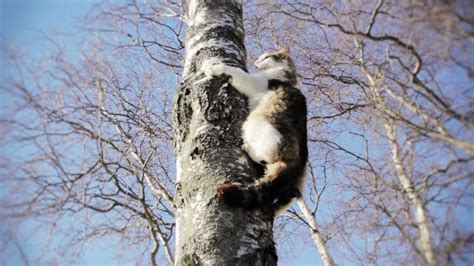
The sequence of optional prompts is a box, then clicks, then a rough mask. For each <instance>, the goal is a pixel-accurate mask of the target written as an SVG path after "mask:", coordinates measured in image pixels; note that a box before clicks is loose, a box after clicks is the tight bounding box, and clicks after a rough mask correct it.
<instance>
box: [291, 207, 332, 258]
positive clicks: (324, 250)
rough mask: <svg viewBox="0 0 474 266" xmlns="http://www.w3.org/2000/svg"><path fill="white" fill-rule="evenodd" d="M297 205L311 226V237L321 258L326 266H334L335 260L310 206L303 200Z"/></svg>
mask: <svg viewBox="0 0 474 266" xmlns="http://www.w3.org/2000/svg"><path fill="white" fill-rule="evenodd" d="M296 203H298V207H299V208H300V210H301V213H303V216H304V218H305V219H306V221H307V222H308V225H309V226H310V234H311V237H312V238H313V241H314V244H315V245H316V248H317V249H318V252H319V256H321V260H322V261H323V264H324V266H334V260H333V259H332V257H331V254H330V253H329V249H328V247H327V245H326V241H324V239H323V236H322V235H321V232H319V226H318V223H317V221H316V218H315V217H314V215H313V214H312V213H311V211H310V210H309V208H308V205H307V204H306V202H305V201H304V200H303V199H298V200H297V201H296Z"/></svg>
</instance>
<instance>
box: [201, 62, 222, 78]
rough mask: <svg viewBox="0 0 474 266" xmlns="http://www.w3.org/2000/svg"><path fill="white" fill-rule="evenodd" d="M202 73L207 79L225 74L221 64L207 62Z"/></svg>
mask: <svg viewBox="0 0 474 266" xmlns="http://www.w3.org/2000/svg"><path fill="white" fill-rule="evenodd" d="M203 72H204V74H205V75H206V76H207V77H209V78H211V77H216V76H220V75H222V74H224V73H225V65H224V64H222V63H218V64H212V63H209V62H208V63H205V64H204V66H203Z"/></svg>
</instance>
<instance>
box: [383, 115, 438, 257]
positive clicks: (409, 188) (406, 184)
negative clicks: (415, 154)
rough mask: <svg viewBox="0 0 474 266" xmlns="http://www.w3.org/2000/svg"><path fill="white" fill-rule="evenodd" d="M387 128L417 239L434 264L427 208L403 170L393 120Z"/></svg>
mask: <svg viewBox="0 0 474 266" xmlns="http://www.w3.org/2000/svg"><path fill="white" fill-rule="evenodd" d="M385 128H386V130H387V137H388V140H389V141H390V146H391V149H392V160H393V163H394V164H395V169H396V171H397V175H398V178H399V180H400V183H401V185H402V187H403V189H404V191H405V192H406V193H407V196H408V198H409V200H410V203H411V205H412V207H413V208H414V210H415V211H414V215H415V219H416V222H417V228H418V234H419V236H418V241H419V245H420V249H421V253H422V254H423V257H424V259H425V260H426V262H427V263H428V264H429V265H432V266H436V265H438V262H437V259H436V255H435V252H434V249H433V243H432V242H431V230H430V225H429V220H428V216H429V215H428V213H427V212H428V210H427V209H426V206H425V204H424V203H423V199H422V198H421V195H420V194H419V192H418V191H417V190H416V189H415V184H414V183H413V182H412V179H411V178H410V177H409V176H408V173H407V172H406V171H405V167H404V166H403V161H402V157H401V154H400V147H399V145H398V140H397V130H396V128H395V122H394V121H392V123H387V124H385Z"/></svg>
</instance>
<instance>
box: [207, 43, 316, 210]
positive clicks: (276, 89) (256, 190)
mask: <svg viewBox="0 0 474 266" xmlns="http://www.w3.org/2000/svg"><path fill="white" fill-rule="evenodd" d="M255 66H256V67H257V69H258V71H257V72H256V73H253V74H249V73H247V72H245V71H243V70H242V69H240V68H235V67H231V66H227V65H224V64H217V65H216V64H214V65H212V64H205V65H204V73H205V74H206V76H208V77H212V76H220V75H223V74H225V75H228V76H230V78H231V79H230V82H231V84H232V86H233V87H235V88H236V89H237V90H238V91H240V92H241V93H243V94H244V95H246V96H247V97H248V100H249V109H250V114H249V116H248V117H247V119H246V121H245V122H244V124H243V126H242V134H243V140H244V145H243V147H242V148H243V149H244V150H245V151H246V152H247V153H248V155H249V156H250V158H252V160H253V161H254V162H256V163H258V164H261V165H262V166H264V169H265V173H264V174H263V176H262V177H260V178H259V179H257V180H256V181H255V182H254V183H253V184H242V183H237V182H234V183H227V184H223V185H221V186H220V187H219V190H218V194H219V199H220V200H222V201H224V202H225V203H226V204H228V205H230V206H234V207H242V208H247V209H251V208H256V207H259V206H262V205H265V204H270V205H272V207H273V209H274V211H276V212H278V213H279V212H282V211H284V210H285V209H286V207H287V206H289V205H290V203H291V201H292V200H293V199H294V198H296V197H300V196H301V191H300V189H301V188H300V187H301V184H302V182H303V178H304V172H305V167H306V161H307V158H308V149H307V135H306V101H305V97H304V96H303V94H302V93H301V92H300V91H299V90H298V89H296V88H295V87H294V86H295V85H296V82H297V80H296V69H295V66H294V64H293V62H292V60H291V58H290V57H289V49H288V47H285V48H283V49H281V50H279V51H275V52H269V53H265V54H263V55H262V56H260V58H259V59H258V60H257V61H256V62H255Z"/></svg>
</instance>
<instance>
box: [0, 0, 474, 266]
mask: <svg viewBox="0 0 474 266" xmlns="http://www.w3.org/2000/svg"><path fill="white" fill-rule="evenodd" d="M93 10H94V12H92V13H91V14H89V16H88V17H87V19H86V20H85V21H84V28H85V29H86V30H88V32H90V34H89V35H88V37H87V38H86V39H85V41H84V42H83V43H82V44H81V47H80V49H79V52H80V54H81V56H78V57H77V58H71V57H68V53H67V52H66V50H65V49H63V48H62V47H61V44H59V43H57V42H55V41H54V38H51V39H50V42H49V45H50V46H49V48H50V49H48V51H49V54H46V55H45V56H44V57H41V58H34V57H31V56H30V55H29V54H28V53H25V54H22V53H21V52H19V51H15V52H11V51H10V52H9V55H10V58H9V64H10V68H9V72H10V73H9V75H8V77H7V78H5V79H4V82H2V85H1V88H2V93H8V95H9V97H10V99H12V100H11V102H10V103H5V104H4V107H7V108H4V109H3V111H2V127H1V130H2V133H4V134H3V138H2V149H1V150H2V157H1V158H2V159H1V162H2V163H1V165H2V168H1V169H2V170H1V177H2V178H1V182H2V187H3V188H4V189H3V191H2V193H1V209H0V210H1V216H2V225H3V226H2V233H5V234H2V236H3V238H2V246H1V250H2V251H8V250H11V249H13V248H16V249H19V250H23V249H24V248H25V246H24V245H25V243H23V242H22V241H21V238H20V237H19V236H18V234H17V233H15V232H21V231H22V230H26V229H25V228H29V227H30V226H31V225H35V226H41V230H36V229H35V230H34V231H38V234H40V235H41V234H42V236H43V237H45V238H47V239H49V242H48V243H49V244H48V245H45V248H44V251H43V252H42V253H41V254H39V255H38V256H33V257H32V256H31V255H29V253H28V252H24V253H25V260H31V259H35V260H36V261H39V262H54V261H55V260H59V259H61V262H64V261H63V260H64V259H69V260H71V262H74V261H75V260H76V259H79V258H80V257H81V255H82V254H83V250H85V249H86V243H94V242H97V241H99V240H102V241H104V240H105V239H109V242H110V239H113V240H116V242H114V241H111V242H113V243H114V245H116V246H117V247H119V248H123V249H126V250H127V251H129V252H127V253H124V252H122V253H120V252H119V251H117V254H130V250H136V252H132V254H130V257H128V258H129V259H130V260H132V259H135V260H137V261H138V262H139V263H143V262H147V263H151V264H153V263H154V262H156V261H167V262H168V263H169V264H172V263H173V262H174V260H175V259H174V258H175V256H176V255H175V253H176V250H175V249H174V246H175V244H176V243H175V242H176V241H175V239H176V236H175V232H176V228H175V227H176V225H175V224H176V223H175V216H176V217H178V216H179V215H177V214H176V209H175V208H174V205H173V204H172V202H174V201H175V200H176V199H178V198H180V197H181V195H179V194H175V193H174V191H175V188H174V186H175V184H176V179H175V177H176V174H177V173H176V171H175V167H176V165H175V157H174V155H173V153H172V143H173V141H175V142H177V140H178V139H175V138H177V137H179V138H181V137H182V136H180V134H174V135H173V133H172V126H171V124H172V122H171V121H172V118H171V107H172V95H173V93H174V89H175V88H176V87H179V88H180V89H179V90H178V91H182V92H184V91H183V90H184V89H185V86H184V87H183V85H185V83H184V84H181V85H179V81H180V80H181V75H182V74H184V76H186V73H183V68H182V65H183V62H184V60H185V52H184V43H185V38H184V31H185V29H186V27H188V26H189V25H190V20H189V19H190V15H191V14H188V12H187V10H189V7H187V6H186V5H183V4H182V3H181V2H179V1H162V2H160V1H156V2H143V3H142V2H135V1H130V2H128V3H125V4H117V3H102V4H100V5H98V6H96V7H95V8H94V9H93ZM243 12H244V13H243V17H244V19H243V24H244V26H245V28H246V33H245V37H246V39H245V40H246V43H245V44H246V47H247V52H248V61H249V62H253V61H254V59H255V58H256V57H258V56H259V55H260V54H261V53H262V52H263V51H264V50H267V49H270V48H274V47H275V46H277V45H283V44H290V46H291V48H292V57H293V58H294V60H295V61H296V62H297V68H298V73H299V80H300V84H299V88H300V89H302V90H303V91H304V93H305V95H306V96H307V98H308V103H309V110H310V113H309V120H308V129H309V137H310V142H309V146H310V161H309V165H308V177H307V183H306V193H305V195H304V199H305V200H304V201H301V202H299V204H298V206H299V208H296V205H295V208H292V209H290V210H289V212H287V214H286V215H284V216H283V217H280V218H278V219H277V220H276V221H275V223H274V225H273V230H274V232H275V241H276V242H277V243H278V244H279V246H278V247H279V249H278V253H279V255H280V256H279V257H280V258H281V260H280V261H281V262H282V263H283V264H284V263H285V262H290V261H291V262H294V261H297V259H298V258H295V257H291V252H290V250H289V248H287V247H288V246H291V247H298V249H300V250H304V248H305V244H306V243H308V242H309V241H314V242H315V245H316V246H317V248H318V251H319V254H321V258H322V259H323V261H324V262H325V263H326V264H327V265H330V264H331V263H332V260H334V262H335V263H339V264H348V263H351V262H352V263H357V264H364V265H365V264H385V263H388V264H394V263H395V264H403V263H409V264H413V263H415V264H431V265H436V264H460V263H464V264H470V263H472V258H473V257H472V256H473V248H474V246H473V241H474V234H473V232H474V228H473V225H472V219H473V212H472V209H473V206H472V202H473V201H472V197H473V194H472V183H473V176H474V175H473V171H474V170H473V169H474V167H473V160H472V159H473V142H474V138H473V134H472V132H473V106H474V104H473V89H472V85H471V84H472V78H473V74H472V73H473V70H472V66H473V65H474V64H473V63H474V62H473V60H474V59H473V57H472V56H471V55H472V54H473V53H472V52H473V51H472V49H473V45H472V36H473V32H474V31H473V26H474V25H473V24H474V18H473V13H474V10H473V6H472V4H471V3H470V2H469V1H450V2H449V3H448V2H439V1H409V0H407V1H387V0H386V1H361V0H353V1H344V2H333V1H318V3H312V2H308V1H277V2H274V1H272V2H271V3H270V2H269V1H268V2H267V1H258V2H254V1H244V3H243ZM229 22H231V24H232V25H235V24H234V23H238V22H236V21H235V20H229ZM239 27H240V26H239ZM210 28H212V27H210ZM90 36H94V38H91V37H90ZM212 36H215V35H212ZM206 46H207V47H209V46H212V45H209V44H206ZM216 47H218V45H217V44H216ZM204 50H206V49H204ZM209 50H210V51H209V52H206V53H205V54H204V55H200V56H201V58H202V59H204V58H208V57H210V56H211V55H212V56H215V55H218V56H219V57H220V58H226V60H227V61H226V62H228V63H233V64H234V65H240V66H243V65H244V62H245V55H244V54H242V52H243V51H244V49H243V47H240V46H238V47H233V48H232V50H233V51H239V53H237V56H236V57H227V55H226V53H223V52H224V51H221V50H219V49H214V48H213V49H209ZM219 51H220V52H219ZM197 58H198V59H196V60H197V61H196V63H198V62H199V60H201V59H199V58H200V57H199V56H198V57H197ZM188 62H190V61H189V60H188ZM194 67H195V66H194ZM187 68H188V69H190V71H189V72H188V74H190V76H191V77H194V75H193V74H195V73H196V72H195V70H196V69H193V66H192V64H191V65H188V66H187ZM184 72H185V71H184ZM194 78H196V79H199V78H200V76H199V74H197V76H196V77H194ZM222 84H224V85H222ZM214 85H215V87H214ZM199 86H209V88H210V89H209V92H208V93H218V92H221V93H220V94H219V93H218V95H217V96H216V97H218V98H219V97H220V98H219V99H221V98H222V99H232V100H229V102H225V101H224V103H223V102H222V101H216V103H213V104H209V109H205V110H208V111H209V113H219V114H222V116H229V115H230V116H231V117H232V119H235V121H240V119H241V118H242V117H241V116H244V115H245V114H244V113H241V112H240V111H235V112H232V114H228V113H226V112H224V111H225V110H226V108H222V105H221V104H225V106H227V105H228V106H229V107H232V108H237V107H238V106H240V107H242V106H244V105H245V102H244V99H242V98H239V97H240V96H238V94H237V93H236V92H235V91H234V90H232V89H231V88H229V87H226V86H227V85H225V80H220V79H217V80H214V81H212V82H211V83H209V81H205V82H204V83H202V84H201V85H199ZM220 86H223V87H222V88H221V87H220ZM218 87H219V88H221V89H219V90H217V88H218ZM193 88H194V89H193V90H192V91H198V89H197V88H195V87H193ZM212 88H213V89H212ZM190 93H191V90H190ZM190 95H191V94H190ZM197 96H198V95H197ZM206 97H207V96H206ZM196 98H197V99H201V98H199V97H196ZM205 99H208V98H204V100H205ZM204 100H203V101H201V103H206V101H204ZM234 104H235V105H234ZM192 107H194V106H192ZM211 107H212V108H211ZM213 108H215V109H216V110H217V111H216V112H214V111H215V109H213ZM219 108H220V109H219ZM193 110H197V109H193ZM233 110H237V109H233ZM239 110H240V109H239ZM185 114H186V113H185ZM188 114H189V113H188ZM206 114H208V113H201V114H198V113H196V112H193V115H194V117H193V116H190V117H186V119H190V118H196V117H197V116H199V117H201V118H202V117H205V115H206ZM175 117H176V116H175ZM220 120H222V119H221V118H220V116H219V117H217V116H216V117H215V118H211V120H206V121H207V122H206V124H207V123H209V124H210V125H212V127H211V128H208V129H205V128H204V129H205V130H204V131H203V132H202V134H203V135H202V136H203V137H204V136H208V133H209V131H207V130H211V129H213V128H214V125H217V124H218V123H220V122H221V121H220ZM237 124H238V123H237ZM237 124H233V123H232V125H234V126H235V128H238V127H239V126H238V125H237ZM194 128H195V129H196V130H197V129H199V128H198V127H196V126H195V125H194ZM224 129H225V128H224V127H223V128H221V130H224ZM211 131H212V132H214V133H212V132H211V133H212V134H214V135H212V136H224V135H225V134H223V133H222V134H221V133H219V130H217V131H216V130H215V129H213V130H211ZM190 132H191V131H190ZM199 132H200V131H199ZM230 132H234V134H236V131H233V130H230ZM191 135H192V134H191ZM191 135H190V136H191ZM192 136H194V135H192ZM235 136H236V135H235ZM236 138H238V136H236ZM207 139H208V140H209V141H212V140H214V139H218V137H215V138H214V137H213V138H207ZM189 140H190V139H188V141H189ZM198 140H200V138H198ZM188 144H189V146H188V147H185V148H184V149H183V148H180V147H178V155H179V154H180V151H184V150H186V149H189V147H191V146H192V145H195V143H188ZM228 145H229V147H234V150H233V151H232V149H229V152H230V153H232V154H234V153H233V152H235V156H236V157H233V158H238V156H237V152H240V151H238V150H235V149H236V148H238V147H237V146H235V145H237V144H235V145H234V144H231V143H229V144H228ZM189 151H190V152H192V151H193V150H190V149H189ZM196 151H197V152H198V153H197V155H196V158H200V156H201V155H203V154H202V153H200V152H202V149H197V150H196ZM225 154H227V153H225ZM204 156H212V154H204ZM232 156H234V155H232ZM206 158H210V157H206ZM220 159H222V160H224V158H219V161H221V160H220ZM180 164H181V165H188V164H187V163H184V164H183V163H181V162H180ZM237 164H242V165H244V164H245V163H244V162H242V161H239V160H237V161H236V166H237ZM178 168H179V167H178ZM198 169H206V165H200V166H198ZM219 169H220V168H219ZM232 169H234V168H232ZM206 171H208V170H206ZM226 171H231V169H229V170H226ZM245 171H249V173H250V172H251V171H252V170H251V169H247V170H245ZM184 172H185V169H184V168H183V171H182V173H183V174H184ZM196 172H198V171H196ZM180 175H181V174H180ZM230 175H231V174H230V173H227V172H226V174H223V175H219V176H220V177H219V178H225V177H229V176H230ZM213 176H214V175H213ZM215 176H217V175H215ZM223 180H224V179H222V180H220V179H219V180H215V181H213V182H216V184H217V183H220V182H222V181H223ZM185 194H186V193H185ZM185 194H184V195H185ZM18 195H21V197H19V196H18ZM202 199H203V201H205V200H206V199H208V198H206V197H203V198H202ZM196 202H201V201H196ZM209 202H211V205H212V204H215V201H209ZM177 206H178V205H177ZM183 206H185V205H183ZM221 207H222V206H221ZM223 213H226V215H231V214H230V213H228V212H223ZM233 221H235V220H233ZM178 224H179V222H178ZM10 229H14V230H10ZM30 230H31V229H30ZM42 232H46V233H42ZM65 232H67V234H66V233H65ZM44 235H46V236H44ZM48 235H49V238H48V237H47V236H48ZM181 237H182V236H178V239H180V238H181ZM59 242H60V243H61V245H59V244H58V243H59ZM178 242H179V241H178ZM115 243H116V244H115ZM58 247H62V248H58ZM53 251H54V252H53ZM315 252H316V251H315ZM2 253H3V254H8V252H2ZM20 253H21V252H20ZM51 253H52V254H51ZM178 253H179V252H178ZM143 254H147V256H143ZM73 255H75V256H73ZM5 256H7V255H5ZM117 257H119V258H120V257H123V256H122V255H120V256H119V255H117ZM176 257H177V258H178V257H179V254H178V256H176ZM325 258H327V259H325ZM331 258H333V259H331ZM4 259H5V258H4ZM191 259H193V258H191Z"/></svg>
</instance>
